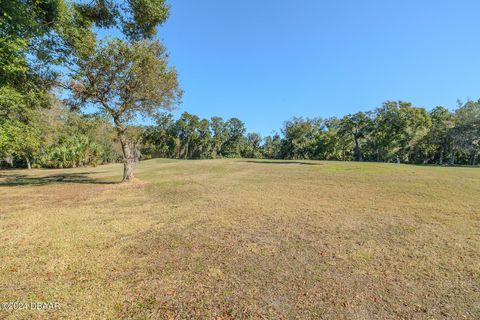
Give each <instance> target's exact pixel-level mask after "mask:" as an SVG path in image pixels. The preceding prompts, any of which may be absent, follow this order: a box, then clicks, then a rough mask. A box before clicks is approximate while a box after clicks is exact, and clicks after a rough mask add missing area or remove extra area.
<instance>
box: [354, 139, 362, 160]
mask: <svg viewBox="0 0 480 320" xmlns="http://www.w3.org/2000/svg"><path fill="white" fill-rule="evenodd" d="M355 161H363V159H362V150H360V145H359V143H358V139H357V138H355Z"/></svg>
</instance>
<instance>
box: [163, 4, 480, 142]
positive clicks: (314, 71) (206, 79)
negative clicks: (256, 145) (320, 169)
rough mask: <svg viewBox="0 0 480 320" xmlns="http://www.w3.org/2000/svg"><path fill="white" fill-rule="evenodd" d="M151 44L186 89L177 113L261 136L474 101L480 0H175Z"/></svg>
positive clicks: (478, 67) (479, 56)
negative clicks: (381, 110) (303, 125)
mask: <svg viewBox="0 0 480 320" xmlns="http://www.w3.org/2000/svg"><path fill="white" fill-rule="evenodd" d="M169 3H170V4H171V6H172V8H171V17H170V19H169V21H168V22H167V23H166V24H165V25H164V26H163V27H161V28H160V29H159V33H158V36H159V38H160V39H161V40H163V42H164V43H165V44H166V46H167V48H168V50H169V52H170V55H171V56H170V61H171V64H172V65H175V66H176V68H177V69H178V72H179V74H180V79H181V83H182V87H183V89H184V90H185V95H184V99H183V104H182V105H181V106H180V108H179V110H178V111H177V112H176V113H177V114H178V113H179V112H183V111H187V112H190V113H194V114H197V115H199V116H201V117H206V118H210V117H211V116H214V115H217V116H222V117H224V118H230V117H238V118H240V119H241V120H243V121H244V122H245V124H246V126H247V129H248V130H249V131H252V132H259V133H261V134H262V135H267V134H270V133H271V132H272V131H273V130H276V131H278V130H279V128H280V127H281V126H282V123H283V122H284V121H285V120H287V119H289V118H291V117H292V116H305V117H314V116H321V117H329V116H342V115H345V114H348V113H353V112H356V111H361V110H369V109H373V108H375V107H377V106H379V105H380V104H381V103H382V102H383V101H386V100H399V99H402V100H407V101H411V102H413V103H414V104H415V105H417V106H423V107H426V108H427V109H431V108H433V107H434V106H437V105H444V106H446V107H449V108H453V107H455V106H456V101H457V99H461V100H466V99H468V98H471V99H477V98H478V96H479V93H480V91H479V89H480V86H479V76H480V23H479V20H478V13H479V12H480V2H479V1H478V0H477V1H463V0H458V1H450V0H437V1H433V0H416V1H413V0H403V1H389V0H375V1H373V0H363V1H358V0H340V1H339V0H335V1H334V0H330V1H321V0H295V1H294V0H290V1H287V0H242V1H239V0H237V1H230V0H229V1H226V0H202V1H194V0H190V1H186V0H170V1H169Z"/></svg>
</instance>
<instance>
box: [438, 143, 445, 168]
mask: <svg viewBox="0 0 480 320" xmlns="http://www.w3.org/2000/svg"><path fill="white" fill-rule="evenodd" d="M443 152H444V151H443V145H442V146H441V147H440V160H439V161H438V164H439V165H443Z"/></svg>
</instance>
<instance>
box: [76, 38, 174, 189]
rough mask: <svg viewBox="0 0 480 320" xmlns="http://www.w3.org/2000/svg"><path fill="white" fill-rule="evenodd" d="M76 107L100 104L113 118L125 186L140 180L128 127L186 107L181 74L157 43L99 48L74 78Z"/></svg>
mask: <svg viewBox="0 0 480 320" xmlns="http://www.w3.org/2000/svg"><path fill="white" fill-rule="evenodd" d="M71 88H72V93H73V103H74V104H75V106H77V107H79V108H81V107H85V106H88V105H94V106H96V107H98V108H99V109H100V110H101V111H103V112H105V113H107V114H108V115H110V116H111V118H112V120H113V123H114V126H115V129H116V131H117V136H118V139H119V141H120V144H121V146H122V152H123V158H124V171H123V181H124V182H126V181H131V180H133V178H134V175H133V164H134V155H133V152H132V151H133V150H132V145H131V141H130V140H129V138H128V136H127V129H128V126H129V125H130V124H131V123H132V122H134V121H135V120H136V119H138V118H140V117H141V118H155V117H157V116H159V115H160V114H161V112H162V110H172V109H173V108H174V107H175V105H177V104H178V103H179V102H180V99H181V96H182V90H181V89H180V86H179V83H178V76H177V72H176V70H175V69H174V68H172V67H169V66H168V55H167V54H166V51H165V47H164V46H163V45H162V44H161V43H160V42H159V41H157V40H141V41H125V40H121V39H114V40H110V41H106V42H103V43H101V44H100V45H99V46H97V49H96V51H95V53H94V54H93V55H92V56H90V57H89V58H88V59H85V60H83V61H80V62H79V68H78V72H77V74H76V75H75V76H74V77H73V78H72V82H71Z"/></svg>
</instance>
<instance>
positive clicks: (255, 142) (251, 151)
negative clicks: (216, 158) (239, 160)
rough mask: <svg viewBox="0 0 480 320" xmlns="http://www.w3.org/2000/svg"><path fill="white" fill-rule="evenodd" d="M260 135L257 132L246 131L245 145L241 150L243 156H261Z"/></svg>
mask: <svg viewBox="0 0 480 320" xmlns="http://www.w3.org/2000/svg"><path fill="white" fill-rule="evenodd" d="M261 147H262V136H261V135H260V134H259V133H255V132H253V133H248V134H247V136H246V138H245V145H244V148H243V150H242V157H244V158H261V157H262V150H261Z"/></svg>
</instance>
